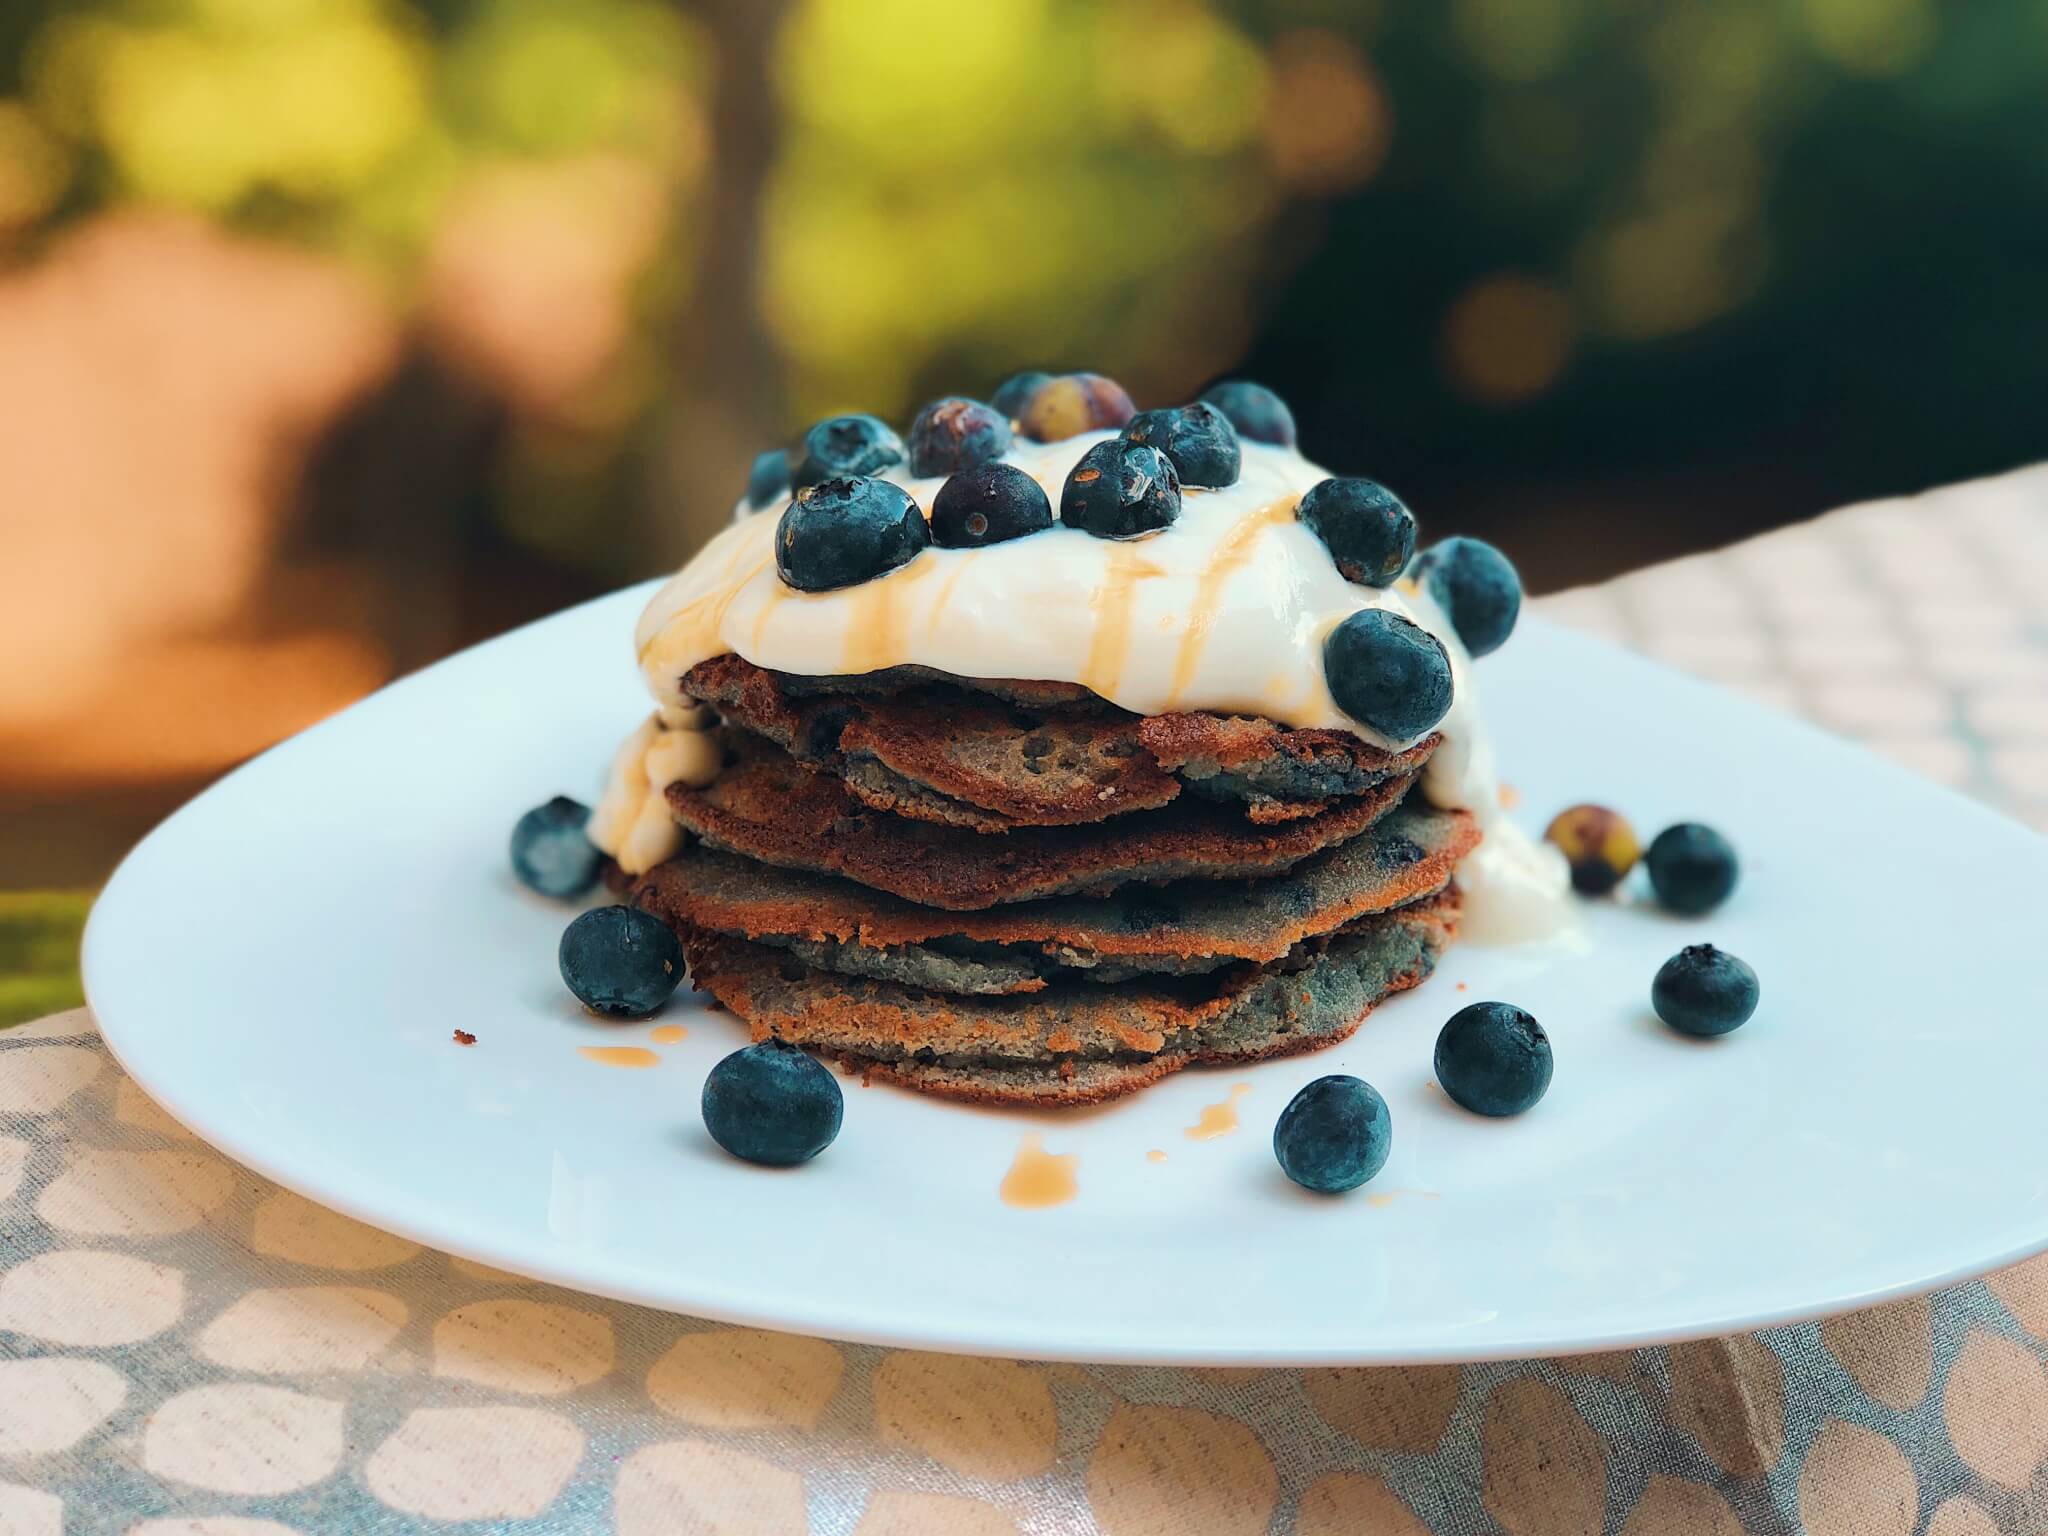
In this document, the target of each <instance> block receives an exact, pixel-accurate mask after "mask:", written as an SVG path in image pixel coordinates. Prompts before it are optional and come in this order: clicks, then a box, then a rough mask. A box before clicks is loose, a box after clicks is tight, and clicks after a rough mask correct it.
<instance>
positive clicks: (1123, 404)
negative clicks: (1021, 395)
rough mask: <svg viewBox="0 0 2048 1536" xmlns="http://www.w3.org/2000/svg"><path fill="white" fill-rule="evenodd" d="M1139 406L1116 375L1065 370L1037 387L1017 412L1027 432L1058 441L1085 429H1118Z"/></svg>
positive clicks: (1042, 440)
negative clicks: (1125, 391) (1109, 375)
mask: <svg viewBox="0 0 2048 1536" xmlns="http://www.w3.org/2000/svg"><path fill="white" fill-rule="evenodd" d="M1135 409H1136V407H1134V406H1133V405H1132V404H1131V397H1130V396H1129V395H1127V394H1125V393H1124V388H1123V386H1122V385H1121V384H1119V383H1117V382H1116V380H1114V379H1105V378H1104V377H1103V376H1102V375H1101V374H1099V373H1062V374H1057V375H1055V376H1054V377H1052V378H1049V379H1047V380H1046V381H1045V382H1044V383H1042V384H1040V385H1039V386H1038V387H1037V388H1036V389H1034V390H1033V391H1032V392H1031V394H1030V397H1029V398H1028V399H1026V400H1025V402H1024V407H1023V409H1022V410H1020V411H1018V412H1017V425H1018V427H1019V428H1020V429H1021V430H1022V431H1023V433H1024V435H1025V436H1026V437H1029V438H1034V439H1036V440H1037V441H1038V442H1041V443H1057V442H1060V441H1062V440H1064V439H1066V438H1069V437H1078V436H1079V435H1080V434H1081V433H1083V432H1100V431H1103V430H1105V429H1107V430H1112V431H1113V430H1115V429H1116V428H1118V427H1121V426H1122V425H1123V424H1124V423H1125V422H1127V421H1129V420H1130V419H1131V415H1132V413H1133V411H1134V410H1135Z"/></svg>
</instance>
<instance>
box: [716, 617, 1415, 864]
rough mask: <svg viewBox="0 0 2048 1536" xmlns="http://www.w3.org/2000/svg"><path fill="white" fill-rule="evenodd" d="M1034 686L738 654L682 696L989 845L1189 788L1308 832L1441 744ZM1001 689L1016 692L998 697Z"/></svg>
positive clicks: (866, 791) (877, 804)
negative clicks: (878, 680)
mask: <svg viewBox="0 0 2048 1536" xmlns="http://www.w3.org/2000/svg"><path fill="white" fill-rule="evenodd" d="M902 670H903V669H898V671H899V672H900V671H902ZM833 685H849V686H848V687H846V689H845V691H837V690H836V689H835V687H834V686H833ZM1031 686H1033V685H1025V684H1016V683H1004V684H1000V685H999V684H970V683H969V682H968V681H967V680H965V679H946V680H944V681H939V680H937V679H936V678H934V677H933V676H932V675H929V674H921V675H920V676H918V677H915V678H901V679H899V684H898V686H897V688H896V689H895V690H893V691H877V685H875V684H874V683H873V681H872V680H871V679H869V678H795V677H791V676H788V675H785V674H782V673H775V672H768V671H764V670H763V669H761V668H759V667H756V666H755V665H753V664H752V663H751V662H748V661H746V660H744V659H742V658H741V657H738V656H720V657H716V658H714V659H712V660H710V661H706V662H702V663H700V664H698V665H697V666H696V667H694V668H692V669H691V671H690V672H689V673H688V675H686V676H685V677H684V679H683V683H682V687H683V692H684V693H685V694H686V695H687V696H688V697H690V698H692V699H695V700H697V701H698V702H701V703H705V704H708V705H710V706H711V707H712V708H714V709H716V710H717V711H718V713H719V714H720V716H721V717H722V718H724V719H725V720H726V721H728V722H729V723H731V724H734V725H738V726H741V727H743V728H744V729H746V730H749V731H752V732H754V733H755V734H757V735H760V736H765V737H766V738H768V739H769V740H770V741H773V742H774V743H775V744H776V745H777V746H780V747H781V748H782V749H783V750H784V751H786V752H789V753H790V754H791V755H793V756H795V757H798V758H801V759H803V760H804V761H805V762H808V763H812V764H815V765H817V766H820V767H824V768H827V769H830V770H832V771H833V772H836V773H838V774H840V775H841V777H842V778H843V779H844V781H845V782H846V785H847V787H848V789H849V790H851V791H852V793H853V794H854V795H855V797H856V798H858V799H860V800H861V801H863V802H864V803H866V804H867V805H869V806H870V807H872V808H874V809H876V810H882V811H887V812H890V813H891V814H893V815H898V816H906V817H910V818H913V819H916V820H920V821H932V822H937V823H940V824H942V825H952V826H965V827H972V828H974V829H976V830H978V831H996V830H1001V829H1004V828H1008V827H1012V826H1072V825H1076V824H1079V823H1085V822H1094V821H1103V820H1106V819H1108V818H1109V817H1112V816H1118V815H1123V814H1126V813H1128V812H1131V811H1139V810H1153V809H1157V808H1159V807H1161V806H1164V805H1166V804H1168V803H1169V802H1171V801H1172V800H1173V799H1174V798H1175V797H1176V796H1178V795H1179V793H1180V791H1181V788H1182V783H1183V781H1186V782H1188V783H1191V784H1194V785H1195V786H1196V787H1198V788H1199V789H1200V790H1201V791H1202V792H1203V793H1205V794H1206V795H1207V796H1208V797H1209V798H1211V799H1215V800H1219V801H1225V802H1231V803H1236V804H1238V805H1240V806H1241V807H1242V808H1243V809H1244V811H1245V813H1246V814H1248V815H1249V816H1251V818H1252V819H1253V820H1255V821H1258V822H1261V823H1271V822H1277V821H1283V820H1290V819H1297V818H1300V817H1304V816H1309V815H1313V814H1315V813H1316V812H1317V811H1320V810H1323V809H1326V808H1327V801H1328V800H1329V799H1331V798H1332V797H1335V796H1341V795H1356V794H1368V793H1370V792H1371V791H1372V790H1374V789H1375V788H1377V787H1378V786H1379V785H1380V784H1383V783H1385V782H1386V781H1387V780H1388V779H1390V778H1394V777H1399V776H1401V775H1405V774H1409V773H1413V772H1415V771H1416V770H1417V769H1419V768H1420V767H1421V766H1422V764H1423V763H1424V762H1426V761H1427V760H1428V758H1429V755H1430V753H1431V752H1432V751H1434V750H1435V747H1436V745H1437V741H1438V738H1437V737H1435V736H1431V737H1427V738H1425V739H1424V740H1423V741H1420V742H1418V743H1416V744H1415V745H1414V746H1412V747H1410V748H1408V749H1407V750H1405V751H1402V752H1387V751H1384V750H1382V749H1380V748H1378V747H1374V746H1372V745H1371V744H1369V743H1367V742H1365V741H1363V740H1361V739H1359V738H1358V737H1356V736H1354V735H1352V734H1350V733H1349V732H1346V731H1332V730H1291V729H1288V728H1286V727H1284V726H1279V725H1275V724H1274V723H1273V722H1271V721H1268V720H1261V719H1251V718H1245V717H1237V716H1224V715H1212V714H1200V713H1181V714H1173V715H1164V716H1157V717H1150V718H1146V717H1140V716H1136V715H1131V714H1127V713H1125V712H1124V711H1122V710H1118V709H1114V708H1112V707H1110V706H1109V705H1107V704H1105V703H1103V701H1101V700H1100V699H1097V700H1096V701H1095V705H1096V707H1095V708H1092V709H1091V708H1089V707H1087V706H1086V705H1085V704H1084V703H1082V702H1081V701H1079V700H1075V699H1072V698H1065V697H1058V696H1056V697H1057V702H1053V703H1050V704H1048V703H1044V702H1035V703H1028V704H1027V703H1026V702H1024V701H1025V700H1027V699H1030V698H1031V697H1032V695H1031V694H1030V692H1029V689H1030V687H1031ZM996 687H1001V688H1003V689H1005V690H1008V691H1007V693H993V694H992V693H990V692H988V691H987V690H988V689H991V688H996ZM1089 697H1092V695H1090V696H1089Z"/></svg>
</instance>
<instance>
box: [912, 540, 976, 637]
mask: <svg viewBox="0 0 2048 1536" xmlns="http://www.w3.org/2000/svg"><path fill="white" fill-rule="evenodd" d="M973 560H974V555H973V554H972V553H968V554H963V555H962V556H961V557H960V558H959V559H958V560H956V561H954V562H953V569H952V570H951V571H950V572H949V573H948V574H947V576H946V579H945V581H944V582H943V583H941V585H940V587H939V595H938V596H937V597H935V598H933V599H932V611H931V612H930V613H929V614H927V615H926V616H925V621H924V637H925V638H926V639H927V640H936V639H937V638H938V634H939V615H940V614H942V613H944V612H945V611H946V604H948V603H950V602H951V601H952V600H953V589H954V588H955V587H957V586H959V585H960V578H961V577H962V576H965V575H966V574H967V567H968V566H969V565H970V564H971V563H972V562H973Z"/></svg>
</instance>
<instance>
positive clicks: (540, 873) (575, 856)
mask: <svg viewBox="0 0 2048 1536" xmlns="http://www.w3.org/2000/svg"><path fill="white" fill-rule="evenodd" d="M589 820H590V807H589V806H587V805H585V804H583V802H582V801H580V800H571V799H570V798H569V797H568V796H567V795H557V796H555V798H554V799H552V800H550V801H549V802H548V803H547V804H546V805H536V806H535V807H534V808H533V809H532V810H530V811H528V812H527V813H526V814H525V815H524V816H522V817H520V818H519V819H518V820H517V821H515V822H514V823H513V824H512V873H513V874H515V875H517V876H518V877H519V883H520V884H521V885H523V886H525V887H526V888H527V889H528V890H530V891H538V892H540V893H541V895H543V896H556V897H568V896H580V895H582V894H583V892H585V891H587V890H589V889H590V885H591V882H592V881H594V880H595V879H597V867H598V865H599V864H600V863H601V862H602V861H603V858H604V855H602V854H601V853H599V852H598V851H597V849H596V848H594V847H593V846H591V842H590V839H589V838H587V837H585V836H584V835H583V825H584V823H585V822H587V821H589Z"/></svg>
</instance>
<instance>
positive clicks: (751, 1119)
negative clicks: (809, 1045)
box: [703, 1037, 846, 1168]
mask: <svg viewBox="0 0 2048 1536" xmlns="http://www.w3.org/2000/svg"><path fill="white" fill-rule="evenodd" d="M703 1106H704V1129H706V1130H707V1131H709V1132H710V1133H711V1139H712V1140H713V1141H715V1142H717V1143H718V1144H719V1145H720V1146H721V1147H723V1148H725V1150H726V1151H728V1152H730V1153H731V1154H732V1155H733V1156H734V1157H737V1158H741V1159H743V1160H744V1161H746V1162H749V1163H766V1164H768V1165H770V1166H771V1167H776V1168H787V1167H790V1166H792V1165H794V1164H796V1163H807V1162H809V1161H810V1160H811V1159H812V1158H814V1157H816V1156H817V1155H818V1154H819V1153H820V1152H822V1151H824V1150H825V1149H826V1148H827V1147H829V1146H831V1145H832V1139H833V1138H834V1137H835V1136H837V1135H838V1134H839V1122H840V1120H841V1119H842V1118H843V1117H844V1115H845V1113H846V1099H845V1096H844V1095H843V1094H841V1093H840V1091H839V1084H838V1082H837V1081H835V1080H834V1078H833V1076H832V1074H831V1073H830V1072H829V1071H827V1070H826V1069H825V1068H824V1067H822V1066H820V1065H819V1064H818V1062H817V1061H815V1060H814V1059H812V1057H811V1056H809V1055H808V1054H807V1053H805V1052H804V1051H801V1050H799V1049H798V1048H797V1047H796V1046H793V1045H789V1044H787V1043H786V1042H784V1041H781V1040H777V1039H774V1038H772V1037H771V1038H770V1039H767V1040H762V1041H758V1042H756V1043H755V1044H753V1045H750V1046H747V1047H745V1048H744V1049H742V1050H737V1051H734V1052H733V1053H732V1054H731V1055H730V1056H728V1057H726V1058H725V1059H724V1060H723V1061H721V1062H720V1063H719V1064H718V1065H717V1066H715V1067H713V1068H712V1069H711V1073H710V1075H709V1076H708V1077H706V1078H705V1079H704V1100H703Z"/></svg>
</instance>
